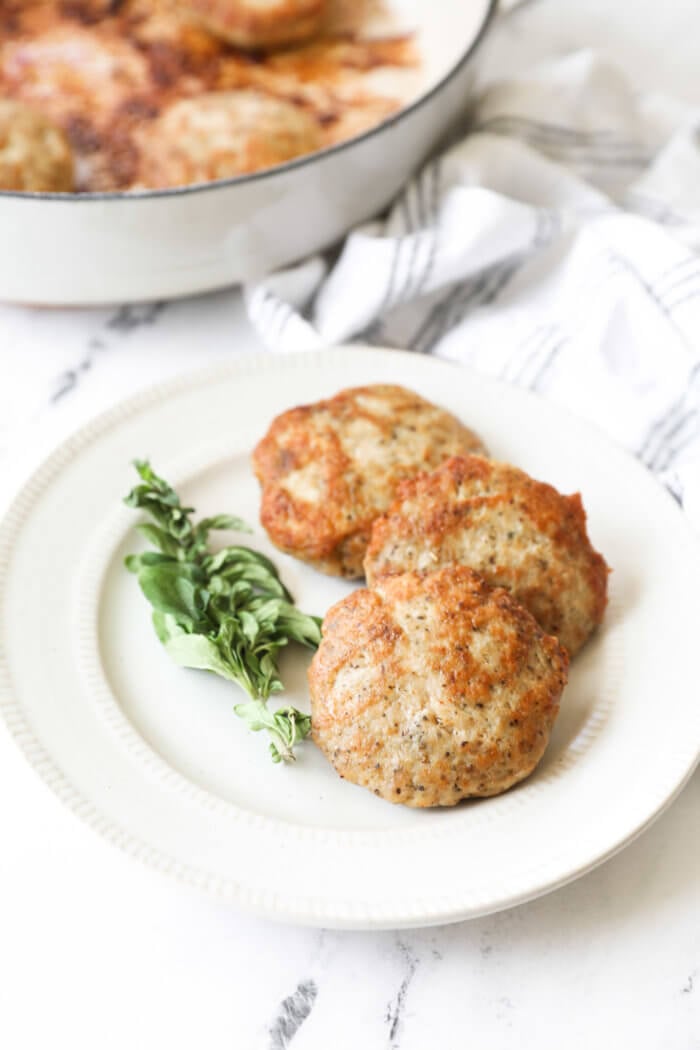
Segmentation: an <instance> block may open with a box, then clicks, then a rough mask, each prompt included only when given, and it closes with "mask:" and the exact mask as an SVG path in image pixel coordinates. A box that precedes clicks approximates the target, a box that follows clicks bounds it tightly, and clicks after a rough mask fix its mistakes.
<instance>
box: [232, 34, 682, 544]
mask: <svg viewBox="0 0 700 1050" xmlns="http://www.w3.org/2000/svg"><path fill="white" fill-rule="evenodd" d="M246 302H247V306H248V311H249V315H250V318H251V321H252V322H253V324H254V325H255V327H256V329H257V331H258V332H259V334H260V336H261V337H262V339H263V341H264V342H265V343H266V345H267V346H268V347H269V348H270V349H272V350H276V351H298V350H306V349H311V348H318V347H324V346H328V345H331V344H333V343H337V342H339V341H348V340H356V341H358V342H363V343H370V344H376V345H382V346H396V347H404V348H407V349H410V350H414V351H415V352H416V353H433V354H435V355H436V356H438V357H443V358H449V359H451V360H456V361H460V362H464V363H465V364H468V365H469V366H471V367H472V368H474V369H476V370H477V371H479V372H483V373H485V374H487V375H491V376H496V377H499V378H501V379H504V380H506V381H508V382H512V383H516V384H518V385H520V386H523V387H527V388H529V389H531V390H536V391H538V392H540V393H541V394H543V395H544V396H546V397H549V398H552V399H553V400H555V401H558V402H559V403H560V404H563V405H565V406H567V407H568V408H569V409H571V411H573V412H575V413H576V414H578V415H580V416H585V417H587V418H588V419H591V420H593V421H594V422H595V423H597V424H598V425H599V426H601V427H602V428H603V429H604V430H606V431H607V432H608V433H609V434H610V435H611V436H612V437H613V438H615V439H616V440H617V441H619V442H621V443H622V444H624V445H625V446H626V447H627V448H629V449H630V450H632V451H633V452H634V453H636V454H637V455H638V456H639V457H640V458H641V459H642V461H643V462H644V463H645V464H646V465H647V466H648V467H649V468H650V469H651V470H653V471H654V472H655V473H656V474H657V475H659V477H660V479H661V480H662V481H663V483H664V484H665V485H666V486H667V487H668V488H669V490H670V491H671V492H672V493H673V495H674V496H675V497H676V499H678V501H679V502H680V503H682V504H683V506H684V507H685V508H686V510H687V512H688V514H689V516H690V517H691V520H692V521H693V522H694V524H695V525H696V526H697V527H698V528H699V529H700V113H698V112H697V111H693V110H692V109H690V108H689V107H687V106H684V105H682V104H680V103H676V102H673V101H672V100H669V99H665V98H662V97H659V96H640V95H638V94H637V93H636V92H635V91H634V89H633V88H632V86H631V85H630V84H629V83H627V82H626V80H625V79H624V77H623V76H621V74H620V73H619V72H618V71H617V70H616V69H615V68H613V67H611V66H610V65H609V64H607V63H606V62H604V61H603V60H601V59H600V58H599V57H597V56H596V55H594V54H591V53H590V52H581V53H577V54H574V55H571V56H569V57H567V58H565V59H563V60H559V61H557V62H554V63H551V64H548V65H547V66H543V67H538V68H537V69H535V70H534V71H533V72H532V73H531V74H530V75H527V76H524V77H521V78H518V79H514V80H512V81H508V82H504V83H499V84H496V85H494V86H492V87H490V88H489V89H488V90H486V91H485V93H484V94H483V95H482V96H481V98H480V99H479V100H478V102H477V105H476V107H475V110H474V112H473V115H472V119H471V122H470V128H469V132H468V133H467V134H466V136H465V137H464V138H463V139H462V140H461V141H459V142H458V143H457V144H456V145H455V146H453V147H452V148H451V149H449V150H448V151H447V152H446V153H444V154H443V155H442V156H439V157H438V158H437V159H434V160H432V161H430V162H429V163H428V164H427V165H426V166H425V167H424V168H423V170H422V171H421V172H420V173H419V174H418V175H417V176H416V177H415V178H414V179H413V180H412V181H411V182H410V183H409V185H408V186H407V187H406V189H405V191H404V192H403V193H402V195H401V196H400V197H399V199H398V200H397V201H396V202H395V204H394V205H393V206H392V208H391V209H390V211H389V212H388V214H387V215H386V216H385V217H383V218H381V219H380V220H378V221H375V222H372V223H369V224H367V225H364V226H362V227H360V228H358V229H356V230H354V231H352V232H351V233H350V234H349V236H348V237H347V239H346V241H345V243H344V245H343V246H342V249H341V251H340V253H339V254H337V253H335V254H334V256H333V257H332V259H329V258H321V257H315V258H313V259H311V260H308V261H306V262H304V263H302V264H301V265H299V266H296V267H293V268H291V269H289V270H286V271H284V272H280V273H277V274H274V275H272V276H271V277H269V278H267V279H266V280H264V281H262V282H260V283H258V284H256V285H251V286H250V287H248V288H247V289H246ZM601 466H602V468H603V469H604V465H601ZM621 498H624V497H623V494H621Z"/></svg>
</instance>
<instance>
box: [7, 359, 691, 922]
mask: <svg viewBox="0 0 700 1050" xmlns="http://www.w3.org/2000/svg"><path fill="white" fill-rule="evenodd" d="M385 381H399V382H402V383H404V384H405V385H407V386H409V387H413V388H414V389H416V390H418V391H419V392H420V393H421V394H424V395H425V396H427V397H429V398H431V399H432V400H434V401H436V402H438V403H439V404H442V405H444V406H445V407H446V408H448V409H451V410H452V411H454V412H455V413H457V414H458V415H460V416H461V417H462V418H463V419H464V420H465V421H466V422H467V423H469V425H470V426H474V427H475V428H476V429H477V430H478V431H479V432H480V433H482V434H483V436H484V438H485V440H486V441H487V443H488V445H489V446H490V448H491V450H492V451H493V453H494V454H495V455H496V456H498V457H500V458H505V459H509V460H512V461H514V462H515V463H517V464H519V465H521V466H523V467H525V468H526V469H528V470H529V471H530V472H531V473H533V474H534V475H535V476H536V477H540V478H543V479H546V480H548V481H551V482H553V483H554V484H555V485H557V486H558V487H560V488H562V489H563V490H564V491H573V490H577V489H580V490H581V491H582V492H583V493H584V497H585V503H586V506H587V509H588V512H589V520H590V531H591V536H592V539H593V542H594V544H595V545H596V546H597V547H599V548H600V549H601V550H602V551H603V553H604V554H605V557H606V558H607V559H608V561H609V563H610V564H611V566H612V567H613V569H614V572H613V575H612V577H611V602H610V608H609V611H608V615H607V618H606V621H605V624H604V627H603V629H602V631H601V632H600V633H599V634H598V636H597V637H596V638H595V639H594V641H593V642H592V643H591V644H590V645H589V646H588V647H587V648H586V649H585V650H584V652H583V653H582V654H581V656H580V657H579V658H578V659H577V660H576V662H575V664H574V667H573V670H572V674H571V682H570V685H569V686H568V688H567V690H566V692H565V694H564V698H563V702H562V709H561V714H560V716H559V719H558V722H557V724H556V727H555V731H554V735H553V738H552V741H551V744H550V746H549V749H548V751H547V754H546V755H545V758H544V760H543V762H542V763H541V765H540V767H539V769H538V770H537V771H536V773H535V774H534V775H533V776H532V777H531V778H530V779H529V780H528V781H526V782H525V783H524V784H522V785H521V786H519V787H517V788H516V789H514V790H513V791H510V792H508V793H507V794H505V795H502V796H501V797H499V798H495V799H489V800H485V801H477V802H470V803H466V804H462V805H461V806H459V807H457V808H455V809H450V810H445V811H421V812H417V811H410V810H406V809H401V808H398V807H393V806H390V805H388V804H387V803H385V802H382V801H380V800H379V799H377V798H375V797H374V796H373V795H371V794H370V793H369V792H367V791H363V790H362V789H360V788H357V787H354V786H352V785H350V784H347V783H345V782H343V781H341V780H340V779H339V778H338V777H337V776H336V775H335V773H334V772H333V771H332V769H331V768H330V766H328V765H327V764H326V762H325V760H324V759H323V758H322V756H321V754H320V753H319V752H318V751H316V750H315V748H314V747H313V745H311V744H305V745H303V746H302V747H301V748H300V749H299V750H300V757H299V761H298V763H297V764H296V766H294V767H292V768H286V767H279V766H273V765H271V763H270V760H269V757H268V754H267V744H266V741H265V739H264V738H263V735H262V734H256V735H251V734H249V733H248V732H247V731H246V729H245V727H244V726H243V725H242V724H241V723H240V722H239V721H238V719H237V718H236V717H235V716H234V715H233V713H232V710H231V709H232V706H233V704H234V703H235V702H238V701H239V700H240V699H241V698H242V694H240V693H239V692H238V690H237V689H236V688H235V687H232V686H230V685H229V684H227V683H225V682H223V681H220V680H217V679H214V678H210V677H209V676H207V675H205V674H203V673H199V672H192V671H183V670H181V669H179V668H177V667H175V666H173V665H172V664H171V663H170V662H169V660H168V658H167V656H166V655H165V653H164V651H163V650H162V649H161V647H160V646H159V644H158V642H157V641H156V638H155V636H154V635H153V633H152V630H151V627H150V622H149V609H148V607H147V605H146V602H145V601H144V599H143V598H142V596H141V594H140V593H139V590H138V587H137V585H136V583H135V581H134V579H133V577H131V576H130V575H128V574H127V573H126V571H125V570H124V569H123V568H122V560H123V556H124V554H125V553H126V552H127V551H128V550H131V549H134V548H135V546H136V545H137V541H136V540H135V538H134V534H133V532H132V527H133V525H134V522H135V520H136V515H135V514H134V513H133V512H132V511H130V510H128V509H127V508H125V507H123V506H122V505H121V503H120V497H121V496H122V495H123V494H124V493H125V492H126V491H127V490H128V488H129V487H130V486H131V484H132V481H133V471H132V470H131V468H130V465H129V464H130V461H131V460H132V459H133V458H134V457H137V456H149V457H150V458H151V459H152V462H153V464H154V466H155V467H156V468H157V469H158V470H159V471H160V472H162V473H163V474H164V475H165V476H166V477H167V478H168V479H170V480H172V482H173V483H175V484H176V485H177V486H179V487H181V488H182V491H183V493H184V495H185V497H186V499H187V501H188V502H192V503H194V505H195V506H196V507H197V509H198V510H199V511H201V512H202V513H211V512H214V511H230V512H232V513H234V514H239V515H242V516H244V517H247V518H248V519H249V520H250V521H251V522H256V521H257V510H258V492H257V485H256V483H255V481H254V479H253V477H252V475H251V471H250V467H249V452H250V449H251V448H252V446H253V445H254V443H255V442H256V440H257V439H258V438H259V437H260V436H261V435H262V433H263V432H264V431H265V429H266V428H267V425H268V423H269V422H270V420H271V419H272V417H273V416H274V415H275V414H276V413H277V412H279V411H281V410H283V409H285V408H288V407H289V406H291V405H294V404H297V403H299V402H301V401H308V400H313V399H315V398H318V397H320V396H323V395H328V394H332V393H334V392H335V391H337V390H338V389H339V388H340V387H342V386H347V385H354V384H360V383H371V382H385ZM255 542H256V543H258V544H259V545H260V547H261V548H263V549H264V550H267V551H269V552H271V553H273V556H274V557H275V559H276V561H277V563H278V564H279V565H280V567H281V569H282V571H283V575H284V578H285V579H286V581H287V583H288V584H289V586H290V588H291V590H292V592H293V593H294V595H295V597H296V598H297V600H298V602H299V604H300V605H301V606H302V607H303V608H305V609H307V610H309V611H313V612H317V613H323V611H324V610H325V609H326V608H327V607H328V605H329V604H330V603H331V602H332V601H334V600H336V599H337V598H339V597H340V596H341V595H343V594H344V593H347V591H348V590H349V589H350V585H348V584H346V583H342V582H339V581H334V580H331V579H329V578H326V577H323V576H320V575H318V574H316V573H315V572H313V571H312V570H310V569H308V568H305V567H304V566H302V565H301V564H298V563H296V562H295V561H293V560H292V559H290V558H287V557H284V556H282V555H281V554H279V553H277V552H274V551H273V550H272V548H271V547H270V545H269V544H268V543H267V541H266V539H265V537H264V536H263V535H262V534H261V535H258V536H256V539H255ZM0 583H1V592H2V600H1V601H2V604H1V606H0V644H1V646H2V661H1V664H2V666H0V699H1V702H2V709H3V711H4V715H5V718H6V720H7V722H8V724H9V726H10V727H11V729H12V730H13V732H14V733H15V735H16V737H17V740H18V742H19V743H20V744H21V746H22V747H23V748H24V750H25V752H26V754H27V756H28V758H29V760H30V761H31V762H32V764H33V765H34V766H35V768H36V769H37V771H38V772H39V773H40V775H41V776H42V777H44V779H45V780H46V782H47V783H48V784H49V785H50V786H51V787H52V788H53V789H54V790H55V791H56V792H57V793H58V794H59V795H60V796H61V797H62V798H63V799H64V800H65V801H66V802H67V803H68V804H69V805H70V806H71V807H72V808H73V809H74V810H75V811H76V812H77V813H78V814H79V815H80V816H81V817H82V818H83V819H84V820H86V821H88V822H89V823H90V824H91V825H92V826H93V827H94V828H95V829H96V830H97V831H99V832H100V833H101V834H103V835H105V836H106V837H108V838H109V839H110V840H111V841H113V842H115V843H116V844H117V845H120V846H121V847H122V848H123V849H125V850H127V851H128V852H129V853H132V854H134V855H135V856H137V857H139V858H141V859H142V860H145V861H147V862H148V863H150V864H152V865H154V866H156V867H157V868H159V869H161V870H163V871H166V872H168V873H170V874H172V875H176V876H177V877H179V878H180V879H183V880H185V881H186V882H188V883H190V884H192V885H195V886H198V887H202V888H205V889H207V890H210V891H212V892H214V893H217V894H219V895H221V896H224V897H226V898H229V899H230V900H232V901H235V902H236V903H238V904H240V905H241V906H243V907H245V908H249V909H251V910H253V911H255V912H257V913H260V914H264V915H268V916H270V917H274V918H278V919H285V920H290V921H295V922H300V923H309V924H314V925H329V926H347V927H397V926H418V925H427V924H431V923H439V922H449V921H453V920H457V919H461V918H465V917H469V916H474V915H479V914H483V913H485V912H488V911H494V910H497V909H499V908H504V907H506V906H509V905H513V904H516V903H518V902H520V901H524V900H526V899H528V898H531V897H534V896H536V895H538V894H541V893H544V892H546V891H547V890H551V889H553V888H554V887H556V886H560V885H562V884H563V883H565V882H567V881H568V880H570V879H573V878H575V877H576V876H578V875H580V874H582V873H583V872H585V871H587V870H589V869H590V868H592V867H593V866H594V865H595V864H598V863H599V862H600V861H602V860H604V859H605V858H606V857H609V856H610V855H611V854H612V853H614V852H615V851H616V850H618V849H619V848H620V847H621V846H623V845H624V844H625V843H627V842H629V841H630V839H632V838H633V837H634V836H635V835H637V834H638V833H639V832H640V831H641V830H642V829H644V828H645V827H647V826H648V825H649V823H650V822H651V821H652V820H653V818H654V817H656V816H657V815H658V814H659V813H660V812H661V810H662V809H663V808H664V807H665V806H666V805H667V804H668V803H669V801H670V800H671V799H672V798H673V797H674V796H675V795H676V793H677V792H678V791H679V790H680V788H681V787H682V785H683V784H684V782H685V781H686V780H687V778H688V777H689V776H690V774H691V772H692V770H693V768H694V766H695V763H696V761H697V758H698V750H699V743H700V704H698V700H697V659H696V651H697V628H698V623H699V622H700V616H699V608H698V604H699V600H698V595H700V558H699V554H698V546H697V544H696V542H695V540H694V538H693V537H692V535H691V533H690V530H689V529H688V527H687V526H686V522H685V520H684V518H683V516H682V514H681V513H680V511H679V509H678V507H677V506H676V505H675V504H674V503H673V501H672V499H671V498H670V497H669V496H668V495H667V494H666V493H665V492H664V491H663V490H662V489H661V488H660V487H659V486H658V485H657V484H656V482H655V481H654V480H653V479H652V478H651V477H650V476H649V475H648V474H647V473H646V472H645V470H644V469H643V468H642V467H641V466H639V465H638V464H637V463H636V462H635V461H634V460H632V459H631V458H630V457H629V456H628V455H626V454H625V453H624V452H622V451H620V450H619V449H617V448H616V447H614V446H613V445H611V444H610V443H609V442H608V441H607V440H606V439H605V438H604V437H602V436H601V435H600V434H599V433H597V432H596V431H595V430H593V429H591V428H590V427H589V426H588V425H585V424H584V423H582V422H579V421H577V420H576V419H572V418H571V417H569V416H568V415H565V414H564V413H563V412H562V411H560V410H559V409H557V408H556V407H554V406H553V405H551V404H548V403H547V402H544V401H540V400H538V399H536V398H534V397H533V396H531V395H529V394H526V393H523V392H521V391H518V390H516V389H514V388H511V387H505V386H501V385H500V384H497V383H495V382H492V381H489V380H486V379H483V378H479V377H478V376H475V375H473V374H471V373H470V372H468V371H465V370H459V369H457V368H456V367H454V366H452V365H447V364H442V363H439V362H435V361H433V360H431V359H427V358H423V357H420V356H417V355H409V354H402V353H400V352H398V351H370V350H359V349H357V348H353V349H351V350H338V351H333V352H325V353H321V354H311V355H300V356H296V357H293V358H280V357H273V356H262V355H260V356H253V357H248V356H245V357H241V358H237V359H235V360H234V361H233V362H232V363H231V365H230V366H228V367H226V368H225V369H223V370H221V369H219V370H217V371H214V372H207V373H205V374H203V375H198V376H195V377H194V378H191V377H188V378H186V379H184V380H181V381H179V382H177V383H175V384H172V385H168V386H166V387H163V388H159V389H156V390H154V391H151V392H149V393H147V394H145V395H143V396H140V397H137V398H135V399H133V400H131V401H129V402H127V403H125V404H124V405H122V406H121V407H119V408H118V409H116V410H114V411H112V412H109V413H108V414H107V415H105V416H102V417H101V418H99V419H98V420H96V421H95V422H94V423H92V424H91V425H90V426H88V427H86V428H84V429H83V430H81V431H80V432H79V433H78V434H77V435H76V436H75V437H73V438H72V439H71V440H70V441H69V442H67V443H66V444H65V445H64V446H62V447H61V448H59V449H58V450H57V451H56V452H55V453H54V454H53V455H52V456H51V457H50V459H49V460H48V461H47V462H46V463H45V464H44V465H43V466H42V467H41V468H40V469H39V470H38V472H37V473H36V474H35V476H34V477H33V478H32V479H31V480H30V482H29V483H28V484H27V486H26V487H25V489H24V490H23V492H22V493H21V494H20V495H19V497H18V498H17V500H16V501H15V503H14V505H13V507H12V508H11V510H10V512H9V514H8V516H7V518H6V520H5V521H4V523H3V525H2V527H1V529H0ZM307 662H308V656H307V655H306V654H305V653H303V652H297V653H295V654H294V655H293V656H291V657H290V658H289V659H288V660H286V662H285V664H284V667H283V672H284V675H283V676H284V677H285V681H286V682H287V683H288V684H289V695H290V697H291V699H292V700H293V701H294V702H295V703H298V704H299V705H300V706H303V705H304V704H306V703H307V696H306V690H305V666H306V663H307Z"/></svg>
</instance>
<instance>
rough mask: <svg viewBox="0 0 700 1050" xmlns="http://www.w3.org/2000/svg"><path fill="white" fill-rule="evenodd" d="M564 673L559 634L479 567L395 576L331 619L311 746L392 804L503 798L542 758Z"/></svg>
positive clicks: (316, 668) (314, 671) (313, 674)
mask: <svg viewBox="0 0 700 1050" xmlns="http://www.w3.org/2000/svg"><path fill="white" fill-rule="evenodd" d="M567 669H568V657H567V655H566V652H565V651H564V650H563V649H562V647H561V646H560V645H559V644H558V642H557V641H556V639H555V638H551V637H549V636H547V635H545V634H544V632H543V631H542V630H541V628H540V627H539V626H538V624H537V623H536V621H535V620H534V619H533V617H532V616H531V615H530V614H529V613H528V612H527V611H526V610H525V609H524V608H523V607H522V606H521V605H519V603H518V602H516V601H515V600H514V599H513V597H512V596H511V595H510V594H508V593H507V592H506V591H504V590H502V589H501V588H495V589H494V588H491V587H489V586H488V585H487V584H486V583H485V581H484V580H483V579H482V578H481V577H479V576H478V575H477V574H476V573H473V572H472V571H471V570H469V569H466V568H464V567H463V566H452V567H449V568H445V569H440V570H438V571H437V572H434V573H427V574H424V573H423V574H422V573H406V574H404V575H402V576H393V577H386V578H384V579H382V580H380V581H379V583H378V584H377V586H376V589H375V590H372V591H370V590H359V591H355V592H354V593H353V594H351V595H350V596H349V597H347V598H345V599H344V600H343V601H341V602H339V603H338V604H337V605H335V606H333V608H332V609H331V610H330V611H329V612H328V614H327V615H326V618H325V620H324V623H323V641H322V643H321V646H320V648H319V649H318V651H317V652H316V654H315V656H314V659H313V661H312V664H311V667H310V669H309V688H310V692H311V712H312V724H313V738H314V740H315V742H316V743H317V744H318V746H319V747H320V748H321V750H322V751H323V752H324V753H325V755H326V757H327V758H328V760H329V761H330V762H331V764H332V765H333V766H334V767H335V769H336V770H337V772H338V773H339V774H340V776H341V777H344V778H346V779H348V780H350V781H352V782H353V783H355V784H359V785H361V786H363V787H367V788H369V789H370V790H372V791H374V792H375V794H377V795H379V796H381V797H382V798H385V799H387V800H388V801H390V802H397V803H403V804H404V805H408V806H416V807H425V806H450V805H454V804H455V803H456V802H459V801H460V799H463V798H469V797H471V796H487V795H495V794H498V793H500V792H502V791H505V790H507V789H508V788H509V787H511V786H512V785H513V784H516V783H518V782H519V781H521V780H523V779H524V778H525V777H527V776H528V775H529V774H530V773H531V772H532V770H533V769H534V768H535V766H536V765H537V763H538V762H539V761H540V759H541V757H542V755H543V753H544V750H545V748H546V746H547V743H548V741H549V736H550V732H551V729H552V725H553V723H554V720H555V718H556V715H557V712H558V710H559V700H560V697H561V693H562V690H563V688H564V686H565V684H566V678H567Z"/></svg>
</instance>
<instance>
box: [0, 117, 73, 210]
mask: <svg viewBox="0 0 700 1050" xmlns="http://www.w3.org/2000/svg"><path fill="white" fill-rule="evenodd" d="M74 181H75V180H74V164H73V154H72V152H71V148H70V146H69V144H68V140H67V138H66V136H65V135H64V134H63V132H62V131H61V129H60V128H58V127H56V126H55V125H54V124H52V123H51V121H50V120H49V119H48V117H45V116H44V115H43V114H42V113H39V112H37V111H36V110H35V109H32V108H31V107H29V106H25V105H23V104H22V103H21V102H10V101H8V100H7V99H0V189H2V190H23V191H27V190H29V191H32V192H33V193H70V191H71V190H72V189H73V186H74Z"/></svg>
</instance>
